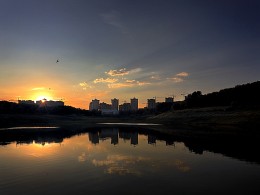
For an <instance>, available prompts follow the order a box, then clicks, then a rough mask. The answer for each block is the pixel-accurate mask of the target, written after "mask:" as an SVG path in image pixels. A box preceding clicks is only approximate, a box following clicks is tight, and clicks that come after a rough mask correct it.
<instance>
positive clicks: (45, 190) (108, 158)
mask: <svg viewBox="0 0 260 195" xmlns="http://www.w3.org/2000/svg"><path fill="white" fill-rule="evenodd" d="M8 139H9V138H8ZM14 140H16V141H10V139H9V141H6V142H3V141H2V142H1V145H0V194H1V195H5V194H231V193H232V194H260V193H259V192H260V187H259V184H260V166H259V164H258V163H252V162H251V163H250V162H247V161H242V160H238V159H235V158H231V157H226V156H225V155H223V154H220V153H211V152H207V151H203V152H194V150H191V148H190V147H187V144H186V143H184V142H181V141H176V140H174V139H171V138H169V136H168V137H167V135H160V134H154V133H149V131H145V132H144V131H140V130H138V129H134V128H132V129H129V128H128V129H124V128H120V129H119V128H111V127H106V128H105V129H98V130H95V131H89V132H82V133H81V134H70V135H68V134H66V135H65V136H63V137H59V136H57V135H48V136H41V135H37V136H35V135H33V136H32V137H31V138H28V139H20V137H19V138H15V139H14Z"/></svg>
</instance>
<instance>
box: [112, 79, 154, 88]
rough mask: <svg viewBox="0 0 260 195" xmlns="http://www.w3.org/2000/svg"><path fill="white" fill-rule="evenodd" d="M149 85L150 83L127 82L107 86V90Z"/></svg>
mask: <svg viewBox="0 0 260 195" xmlns="http://www.w3.org/2000/svg"><path fill="white" fill-rule="evenodd" d="M150 84H151V83H149V82H144V81H136V80H127V81H126V82H121V83H111V84H108V88H110V89H118V88H123V87H138V86H144V85H150Z"/></svg>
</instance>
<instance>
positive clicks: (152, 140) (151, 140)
mask: <svg viewBox="0 0 260 195" xmlns="http://www.w3.org/2000/svg"><path fill="white" fill-rule="evenodd" d="M148 144H156V137H155V136H153V135H150V134H149V135H148Z"/></svg>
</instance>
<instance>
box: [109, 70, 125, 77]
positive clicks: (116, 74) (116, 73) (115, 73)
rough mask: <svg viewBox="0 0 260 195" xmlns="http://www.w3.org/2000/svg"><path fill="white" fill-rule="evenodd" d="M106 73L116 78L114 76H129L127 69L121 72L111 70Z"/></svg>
mask: <svg viewBox="0 0 260 195" xmlns="http://www.w3.org/2000/svg"><path fill="white" fill-rule="evenodd" d="M105 73H106V74H108V75H110V76H112V77H114V76H124V75H128V74H129V71H127V70H126V69H125V68H122V69H119V70H109V71H108V72H105Z"/></svg>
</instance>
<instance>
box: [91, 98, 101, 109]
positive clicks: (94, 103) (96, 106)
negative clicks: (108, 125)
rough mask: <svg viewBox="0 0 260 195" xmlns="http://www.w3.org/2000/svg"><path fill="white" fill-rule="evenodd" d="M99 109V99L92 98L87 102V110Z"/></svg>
mask: <svg viewBox="0 0 260 195" xmlns="http://www.w3.org/2000/svg"><path fill="white" fill-rule="evenodd" d="M98 109H99V100H97V99H94V100H92V102H90V103H89V110H98Z"/></svg>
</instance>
